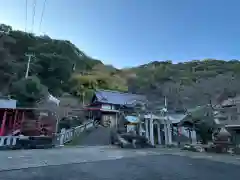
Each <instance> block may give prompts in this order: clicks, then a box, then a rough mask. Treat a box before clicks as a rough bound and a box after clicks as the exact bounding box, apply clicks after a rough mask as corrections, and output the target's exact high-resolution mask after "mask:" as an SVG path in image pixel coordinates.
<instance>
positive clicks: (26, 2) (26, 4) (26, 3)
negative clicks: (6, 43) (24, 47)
mask: <svg viewBox="0 0 240 180" xmlns="http://www.w3.org/2000/svg"><path fill="white" fill-rule="evenodd" d="M27 6H28V1H27V0H26V1H25V10H26V11H25V32H27V10H28V9H27Z"/></svg>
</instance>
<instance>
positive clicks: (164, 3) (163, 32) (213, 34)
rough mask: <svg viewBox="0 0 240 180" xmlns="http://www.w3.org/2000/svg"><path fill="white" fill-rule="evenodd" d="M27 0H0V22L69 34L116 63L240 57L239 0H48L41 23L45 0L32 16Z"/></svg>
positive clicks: (39, 31) (30, 0) (80, 44)
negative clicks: (26, 3)
mask: <svg viewBox="0 0 240 180" xmlns="http://www.w3.org/2000/svg"><path fill="white" fill-rule="evenodd" d="M25 1H26V0H0V4H1V6H0V23H5V24H8V25H11V26H12V27H13V28H14V29H19V30H25V27H26V28H27V31H28V32H33V33H35V34H37V35H39V34H47V35H49V36H50V37H52V38H57V39H66V40H70V41H71V42H72V43H74V44H75V45H76V46H77V47H78V48H79V49H80V50H83V51H84V52H85V53H86V54H87V55H89V56H91V57H94V58H97V59H99V60H102V61H103V62H104V63H106V64H112V65H114V66H115V67H117V68H123V67H131V66H137V65H140V64H144V63H148V62H150V61H164V60H172V61H173V62H174V63H177V62H182V61H189V60H196V59H205V58H216V59H224V60H230V59H240V15H239V7H240V1H239V0H46V6H45V11H44V15H43V19H42V24H41V26H40V19H41V18H40V17H41V13H42V8H43V4H44V0H36V6H35V7H36V8H35V16H33V7H34V6H33V4H34V0H28V6H27V12H28V13H27V14H28V15H27V21H26V18H25V14H26V13H25V12H26V5H25ZM33 17H34V23H33V22H32V19H33ZM26 22H27V23H26ZM26 24H27V25H26Z"/></svg>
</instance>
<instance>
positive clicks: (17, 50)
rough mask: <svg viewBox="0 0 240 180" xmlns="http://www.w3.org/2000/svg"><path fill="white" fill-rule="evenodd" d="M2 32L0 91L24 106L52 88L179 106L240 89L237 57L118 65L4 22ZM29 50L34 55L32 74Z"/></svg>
mask: <svg viewBox="0 0 240 180" xmlns="http://www.w3.org/2000/svg"><path fill="white" fill-rule="evenodd" d="M0 31H1V32H0V71H1V76H0V82H1V83H0V92H1V93H2V94H3V95H11V96H12V97H14V98H16V99H18V100H19V102H20V105H25V106H30V105H33V104H34V103H35V102H36V101H39V100H40V99H42V98H44V97H45V96H46V95H47V94H48V92H50V93H51V94H53V95H54V96H58V97H59V96H61V95H62V94H63V93H64V92H67V93H70V94H72V95H74V96H75V97H76V98H79V99H81V98H82V97H84V98H85V99H86V100H89V97H90V96H91V94H92V92H93V90H94V89H96V88H102V89H111V90H119V91H129V92H134V93H141V94H145V95H147V97H148V98H149V100H150V102H152V104H154V105H159V106H160V105H162V104H163V97H164V96H167V98H168V101H169V106H171V107H174V108H187V107H190V106H195V105H200V104H206V103H209V102H210V101H211V102H212V103H217V102H218V101H220V100H221V99H225V98H227V97H229V96H235V95H236V94H240V86H239V82H240V63H239V61H237V60H231V61H224V60H214V59H205V60H189V61H188V62H184V63H178V64H173V63H172V62H171V61H159V62H150V63H149V64H145V65H141V66H139V67H133V68H128V69H121V70H119V69H116V68H114V67H113V66H111V65H104V64H103V63H102V62H101V61H100V60H96V59H93V58H91V57H90V56H88V55H86V54H85V53H84V52H82V51H81V50H79V49H78V48H77V47H76V46H75V45H74V44H72V43H71V42H69V41H67V40H56V39H51V38H50V37H48V36H46V35H45V36H35V35H33V34H29V33H25V32H22V31H14V30H12V28H11V27H10V26H7V25H1V26H0ZM26 53H28V54H29V53H32V54H34V58H32V60H31V63H30V70H29V77H28V78H27V79H26V78H25V72H26V67H27V62H28V59H27V56H26Z"/></svg>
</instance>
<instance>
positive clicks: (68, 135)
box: [55, 121, 93, 146]
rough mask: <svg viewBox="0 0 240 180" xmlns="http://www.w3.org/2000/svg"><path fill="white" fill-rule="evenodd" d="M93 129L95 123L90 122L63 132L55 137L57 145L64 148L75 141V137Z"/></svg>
mask: <svg viewBox="0 0 240 180" xmlns="http://www.w3.org/2000/svg"><path fill="white" fill-rule="evenodd" d="M91 127H93V121H89V122H87V123H85V124H83V125H80V126H77V127H75V128H71V129H68V130H62V132H61V133H58V134H56V136H55V145H56V146H64V144H66V143H68V142H70V141H72V140H73V138H74V137H76V136H79V135H80V134H81V133H82V132H84V131H85V130H87V129H89V128H91Z"/></svg>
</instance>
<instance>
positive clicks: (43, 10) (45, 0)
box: [39, 0, 47, 32]
mask: <svg viewBox="0 0 240 180" xmlns="http://www.w3.org/2000/svg"><path fill="white" fill-rule="evenodd" d="M46 2H47V0H44V3H43V9H42V14H41V19H40V24H39V32H40V31H41V26H42V20H43V15H44V12H45V7H46Z"/></svg>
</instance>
